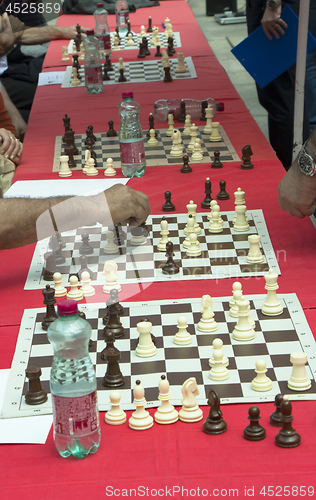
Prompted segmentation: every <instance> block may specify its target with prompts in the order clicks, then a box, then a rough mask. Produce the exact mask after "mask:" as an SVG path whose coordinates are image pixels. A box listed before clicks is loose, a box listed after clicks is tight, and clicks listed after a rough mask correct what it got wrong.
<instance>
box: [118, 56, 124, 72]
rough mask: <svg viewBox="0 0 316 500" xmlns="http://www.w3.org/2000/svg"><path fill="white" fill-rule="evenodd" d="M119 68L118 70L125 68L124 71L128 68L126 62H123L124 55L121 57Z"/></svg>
mask: <svg viewBox="0 0 316 500" xmlns="http://www.w3.org/2000/svg"><path fill="white" fill-rule="evenodd" d="M117 69H118V70H120V69H123V70H124V71H125V70H126V67H125V66H124V63H123V57H119V60H118V65H117Z"/></svg>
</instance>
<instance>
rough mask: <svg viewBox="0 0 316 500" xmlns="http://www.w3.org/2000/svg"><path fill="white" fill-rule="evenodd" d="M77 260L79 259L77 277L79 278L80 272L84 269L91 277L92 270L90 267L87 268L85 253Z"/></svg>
mask: <svg viewBox="0 0 316 500" xmlns="http://www.w3.org/2000/svg"><path fill="white" fill-rule="evenodd" d="M79 261H80V266H81V267H80V269H79V271H78V276H79V279H81V274H82V273H83V272H84V271H86V272H87V273H89V276H90V278H91V276H92V271H91V269H89V268H88V260H87V257H86V256H85V255H81V257H80V258H79Z"/></svg>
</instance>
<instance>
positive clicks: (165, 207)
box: [162, 191, 176, 212]
mask: <svg viewBox="0 0 316 500" xmlns="http://www.w3.org/2000/svg"><path fill="white" fill-rule="evenodd" d="M165 200H166V201H165V203H164V204H163V205H162V211H163V212H174V211H175V209H176V207H175V205H174V204H173V203H172V201H171V193H170V191H165Z"/></svg>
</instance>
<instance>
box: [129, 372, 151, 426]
mask: <svg viewBox="0 0 316 500" xmlns="http://www.w3.org/2000/svg"><path fill="white" fill-rule="evenodd" d="M133 394H134V401H133V404H134V405H135V406H136V410H135V411H134V412H133V413H132V416H131V418H130V419H129V421H128V425H129V427H130V428H131V429H134V430H135V431H143V430H146V429H150V427H152V426H153V425H154V419H153V417H152V416H151V415H150V414H149V412H148V411H147V410H145V408H144V407H145V404H146V399H145V390H144V388H143V386H142V385H141V383H140V381H139V380H136V385H135V387H134V389H133Z"/></svg>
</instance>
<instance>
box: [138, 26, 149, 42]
mask: <svg viewBox="0 0 316 500" xmlns="http://www.w3.org/2000/svg"><path fill="white" fill-rule="evenodd" d="M143 36H147V33H146V30H145V26H144V25H143V24H142V25H141V27H140V34H139V37H140V39H141V40H142V39H143Z"/></svg>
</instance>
